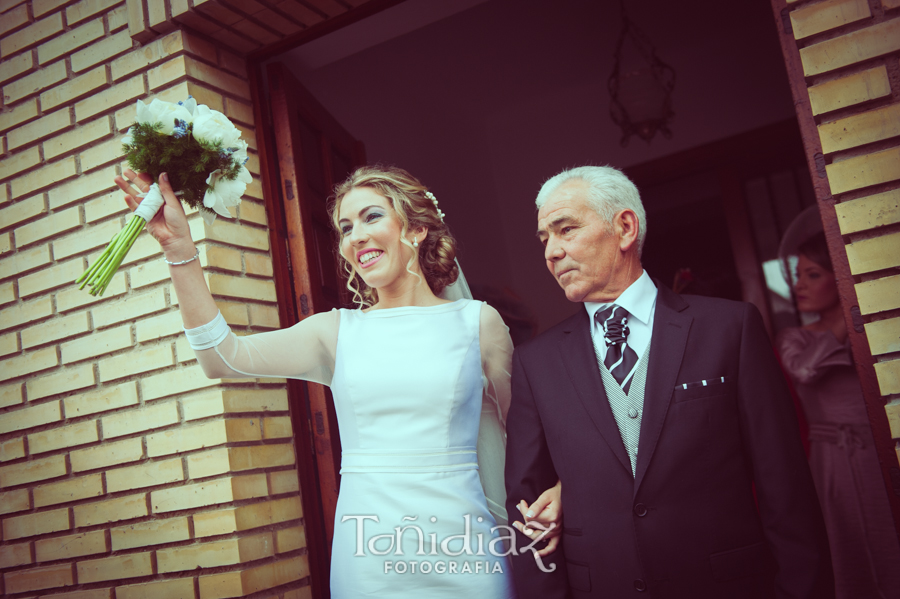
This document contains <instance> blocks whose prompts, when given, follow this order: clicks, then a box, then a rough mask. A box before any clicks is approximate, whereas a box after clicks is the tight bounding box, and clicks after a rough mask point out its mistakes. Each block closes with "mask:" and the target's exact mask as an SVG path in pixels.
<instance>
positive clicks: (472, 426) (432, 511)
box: [187, 299, 513, 599]
mask: <svg viewBox="0 0 900 599" xmlns="http://www.w3.org/2000/svg"><path fill="white" fill-rule="evenodd" d="M187 334H188V337H189V338H190V339H191V342H192V345H193V346H194V347H195V348H197V347H206V348H207V349H200V350H198V351H197V356H198V359H199V361H200V363H201V365H202V366H203V369H204V371H205V372H206V373H207V375H208V376H211V377H229V378H231V377H235V376H241V375H244V376H278V377H285V376H286V377H294V378H302V379H306V380H311V381H315V382H319V383H323V384H326V385H330V386H331V389H332V393H333V395H334V401H335V408H336V411H337V416H338V423H339V427H340V435H341V445H342V450H343V455H342V463H341V466H342V468H341V474H342V477H341V488H340V495H339V497H338V503H337V514H336V517H335V526H334V531H335V532H334V542H333V545H332V562H331V596H332V597H334V598H335V599H349V598H357V597H360V598H361V597H367V598H372V597H384V598H388V597H390V598H406V597H408V598H416V599H419V598H441V597H447V598H453V599H459V598H465V597H479V598H486V599H494V598H506V597H512V596H513V590H512V582H511V578H510V571H509V563H508V561H507V560H506V558H505V557H503V553H504V546H503V545H502V544H501V543H500V540H499V539H498V535H499V533H498V531H492V530H491V529H492V528H493V527H495V521H496V520H501V521H502V523H504V524H505V521H504V520H505V516H506V514H505V511H504V510H503V501H504V491H503V478H502V477H503V453H504V446H505V437H504V433H503V429H502V417H501V414H502V413H503V411H504V408H501V406H508V402H509V364H510V360H511V354H512V343H511V342H510V340H509V335H508V332H507V329H506V327H505V325H503V321H502V320H501V319H500V316H499V315H498V314H497V312H496V311H495V310H493V309H492V308H490V307H488V306H486V305H485V304H482V303H481V302H475V301H472V300H466V299H461V300H457V301H455V302H452V303H446V304H441V305H437V306H428V307H417V306H409V307H401V308H390V309H382V310H370V311H368V312H362V311H360V310H335V311H332V312H330V313H325V314H318V315H315V316H313V317H310V318H307V319H306V320H304V321H303V322H301V323H299V324H297V325H295V326H294V327H291V328H289V329H283V330H280V331H273V332H270V333H263V334H259V335H252V336H248V337H236V336H235V335H233V334H232V333H231V332H230V331H229V330H228V329H227V325H225V323H224V320H223V319H222V318H221V315H219V316H218V317H217V318H216V320H214V321H213V322H211V323H210V324H208V325H206V326H204V327H199V328H197V329H190V330H188V331H187ZM480 423H481V424H480ZM479 465H480V466H481V468H480V470H479ZM479 474H480V475H481V476H479ZM505 536H508V534H507V535H505Z"/></svg>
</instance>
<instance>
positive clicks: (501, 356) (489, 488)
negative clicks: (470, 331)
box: [478, 304, 513, 525]
mask: <svg viewBox="0 0 900 599" xmlns="http://www.w3.org/2000/svg"><path fill="white" fill-rule="evenodd" d="M479 339H480V345H481V367H482V374H483V381H484V395H483V399H482V404H481V405H482V407H481V425H480V427H479V429H478V467H479V475H480V477H481V486H482V487H483V488H484V495H485V498H486V499H487V503H488V509H490V511H491V513H492V514H493V515H494V519H495V520H496V521H497V524H504V525H505V524H507V513H506V507H505V505H506V487H505V485H504V482H503V469H504V466H505V463H506V414H507V412H508V411H509V403H510V395H511V392H510V383H509V379H510V371H511V369H512V366H511V365H512V353H513V344H512V340H511V339H510V337H509V329H508V328H507V327H506V325H505V324H504V323H503V319H502V318H500V314H499V313H498V312H497V311H496V310H495V309H494V308H491V307H490V306H488V305H487V304H483V305H482V307H481V321H480V331H479Z"/></svg>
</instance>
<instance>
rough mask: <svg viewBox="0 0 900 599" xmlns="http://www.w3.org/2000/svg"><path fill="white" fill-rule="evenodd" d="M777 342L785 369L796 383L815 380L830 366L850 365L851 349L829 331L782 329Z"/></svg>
mask: <svg viewBox="0 0 900 599" xmlns="http://www.w3.org/2000/svg"><path fill="white" fill-rule="evenodd" d="M776 345H777V347H778V353H779V354H780V356H781V361H782V363H783V364H784V369H785V370H787V372H788V374H790V375H791V378H793V379H794V380H795V381H797V382H798V383H802V384H809V383H814V382H815V381H817V380H818V379H819V378H821V377H822V375H824V374H825V373H826V372H827V371H828V369H829V368H833V367H835V366H852V365H853V361H852V359H851V357H850V352H849V351H848V350H847V348H846V347H845V346H844V345H843V344H842V343H841V342H840V341H838V340H837V339H836V338H835V337H834V335H832V334H831V333H813V332H810V331H807V330H805V329H801V328H790V329H785V330H784V331H782V332H781V333H780V334H779V335H778V338H777V340H776Z"/></svg>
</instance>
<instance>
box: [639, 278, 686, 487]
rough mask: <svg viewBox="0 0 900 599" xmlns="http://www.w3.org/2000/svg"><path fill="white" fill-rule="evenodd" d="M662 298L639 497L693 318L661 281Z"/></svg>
mask: <svg viewBox="0 0 900 599" xmlns="http://www.w3.org/2000/svg"><path fill="white" fill-rule="evenodd" d="M656 287H657V289H659V295H658V296H657V299H656V313H655V316H654V319H653V335H652V338H651V341H650V364H649V365H648V369H647V384H646V387H645V390H644V412H643V414H642V416H641V436H640V440H639V441H638V454H637V464H636V467H635V480H634V492H635V494H637V491H638V489H639V488H640V485H641V481H642V480H643V478H644V474H645V473H646V472H647V467H648V465H649V464H650V460H651V459H652V458H653V452H654V451H655V450H656V444H657V442H658V441H659V435H660V433H661V431H662V426H663V422H665V419H666V414H667V413H668V411H669V402H670V401H671V400H672V395H673V392H674V389H675V383H676V379H677V377H678V371H679V370H680V368H681V361H682V359H683V357H684V349H685V346H686V345H687V338H688V333H689V332H690V328H691V323H692V322H693V317H692V316H690V315H689V314H687V313H685V312H684V310H685V309H686V308H687V303H686V302H685V301H684V300H683V299H682V298H681V297H680V296H678V295H676V294H675V293H673V292H672V291H670V290H669V289H668V288H666V287H665V286H663V285H661V284H660V283H659V282H658V281H657V282H656Z"/></svg>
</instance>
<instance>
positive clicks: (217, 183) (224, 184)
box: [203, 167, 253, 224]
mask: <svg viewBox="0 0 900 599" xmlns="http://www.w3.org/2000/svg"><path fill="white" fill-rule="evenodd" d="M251 181H253V177H252V176H251V175H250V171H248V170H247V169H246V168H244V167H241V171H240V173H239V174H238V176H237V178H236V179H233V180H231V181H229V180H227V179H223V178H222V171H221V170H215V171H213V172H211V173H210V174H209V177H207V178H206V184H207V185H209V186H210V189H208V190H206V194H205V195H204V196H203V205H204V206H206V207H207V208H209V209H211V210H213V211H214V212H215V213H216V214H218V215H220V216H224V217H225V218H232V214H231V212H229V211H228V208H231V207H232V206H237V205H238V204H240V203H241V196H242V195H244V191H246V189H247V184H248V183H250V182H251ZM203 219H204V220H205V221H206V222H207V223H208V224H212V222H213V221H214V220H215V216H214V215H211V214H209V213H208V212H204V213H203Z"/></svg>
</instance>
